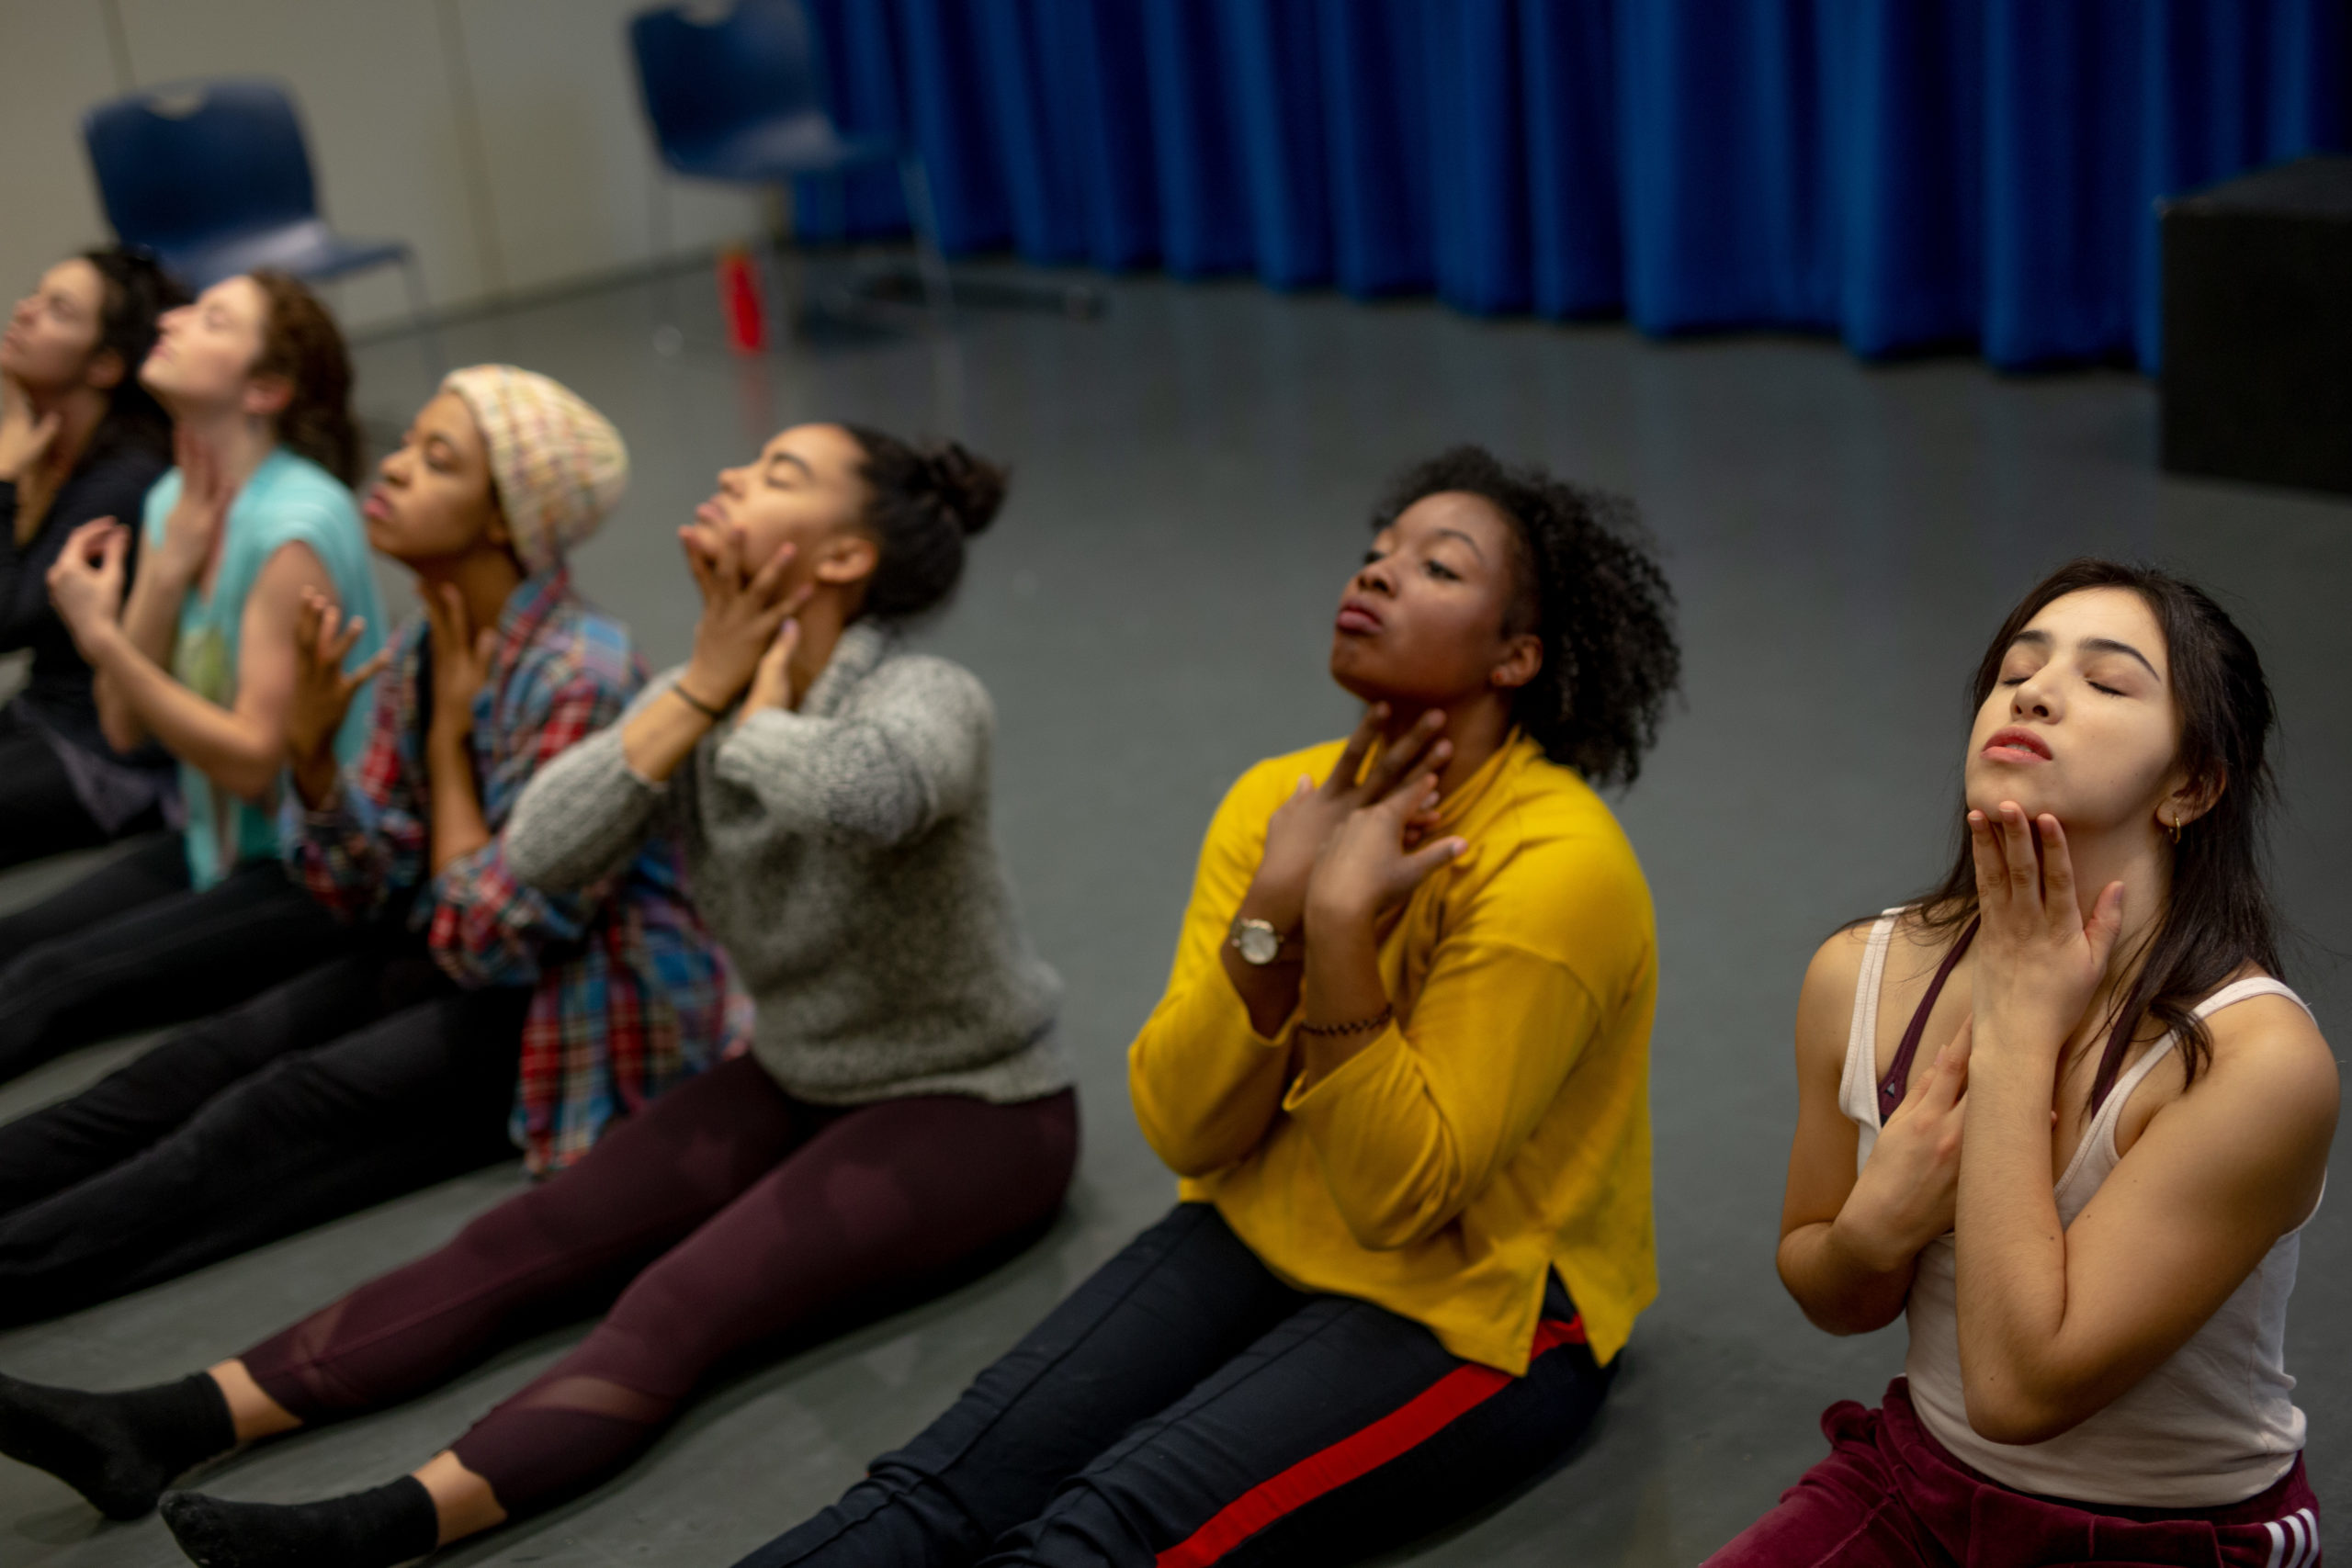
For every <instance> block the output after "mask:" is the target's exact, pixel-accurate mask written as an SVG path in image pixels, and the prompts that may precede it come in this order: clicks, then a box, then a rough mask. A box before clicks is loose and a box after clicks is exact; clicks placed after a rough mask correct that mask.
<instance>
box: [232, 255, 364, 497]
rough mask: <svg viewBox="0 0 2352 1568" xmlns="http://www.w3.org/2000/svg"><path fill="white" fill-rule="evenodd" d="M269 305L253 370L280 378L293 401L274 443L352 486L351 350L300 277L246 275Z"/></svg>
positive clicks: (355, 474)
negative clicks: (276, 442)
mask: <svg viewBox="0 0 2352 1568" xmlns="http://www.w3.org/2000/svg"><path fill="white" fill-rule="evenodd" d="M246 276H249V277H251V278H252V279H253V280H254V283H255V284H257V285H259V286H260V288H261V292H262V297H263V298H264V299H266V300H267V301H268V302H269V320H268V321H266V322H264V323H263V326H262V340H261V357H260V358H259V359H258V360H256V361H255V362H254V370H255V371H256V372H257V373H262V374H266V375H272V376H283V377H284V378H286V380H287V382H288V385H290V386H291V387H292V389H293V396H292V397H291V398H289V399H288V400H287V403H286V407H285V408H284V409H282V410H280V411H279V412H278V415H277V439H278V440H280V441H282V442H284V443H285V444H286V446H288V447H289V448H291V449H292V450H293V451H295V452H297V453H300V455H301V456H303V457H308V458H309V459H311V461H312V462H313V463H316V464H317V465H318V466H319V467H321V468H324V469H325V470H326V471H327V472H329V473H331V474H333V475H334V477H335V478H336V479H341V480H342V481H343V482H344V483H345V484H346V485H350V484H356V483H358V482H359V422H358V421H357V420H356V419H354V418H353V417H352V414H351V351H350V350H349V349H347V348H345V346H344V343H343V329H342V328H340V327H338V326H336V325H335V324H334V316H333V315H332V314H331V313H329V311H328V310H327V308H326V307H325V306H324V305H322V304H321V303H320V302H319V297H318V296H317V295H315V294H313V293H311V291H310V290H309V289H308V288H304V287H303V286H302V283H301V281H300V279H298V278H296V277H294V276H290V275H289V274H287V273H283V272H273V271H270V270H268V269H266V268H261V269H256V270H255V271H254V272H252V273H249V274H247V275H246Z"/></svg>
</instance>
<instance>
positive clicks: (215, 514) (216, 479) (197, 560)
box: [92, 432, 237, 751]
mask: <svg viewBox="0 0 2352 1568" xmlns="http://www.w3.org/2000/svg"><path fill="white" fill-rule="evenodd" d="M172 449H173V456H174V457H175V460H176V462H177V465H178V468H179V478H180V491H179V499H178V500H177V501H176V502H175V503H174V505H173V507H172V510H171V512H170V513H169V514H168V515H167V516H166V517H165V518H164V531H163V537H162V538H161V540H160V541H157V542H155V543H154V544H153V547H150V548H146V549H142V550H141V552H140V554H139V572H138V575H137V576H136V577H134V578H133V579H132V580H131V583H130V594H129V595H128V597H127V598H126V599H125V601H124V604H123V607H122V616H121V626H122V633H123V636H124V637H125V639H126V640H128V641H129V643H130V646H131V647H132V648H133V649H136V650H137V651H138V653H139V655H140V656H141V658H143V659H144V660H146V661H147V662H148V663H150V664H152V665H153V666H155V668H157V669H158V670H169V669H170V668H171V667H172V654H173V648H174V645H175V643H176V642H177V641H178V639H179V624H180V605H181V604H182V602H183V601H185V600H186V599H187V594H188V591H189V590H190V589H192V588H194V587H195V586H196V584H197V582H198V580H199V579H200V578H202V577H203V575H204V570H205V566H206V563H207V562H209V560H210V559H211V558H212V554H213V552H214V550H215V549H216V548H217V547H219V545H220V536H221V533H222V531H223V530H224V529H225V528H226V527H227V526H228V519H229V507H230V504H231V502H233V501H235V500H236V495H237V490H236V486H235V485H234V484H232V482H231V481H230V480H229V479H228V476H227V475H226V473H225V472H224V471H223V470H222V468H221V466H220V459H219V458H218V457H216V456H215V455H214V453H213V451H212V449H211V448H210V447H209V446H206V445H205V444H204V443H202V442H200V441H198V440H197V439H196V438H194V437H193V436H191V435H189V434H187V433H186V432H175V434H174V436H173V441H172ZM133 526H138V524H137V523H135V522H134V524H133ZM92 662H93V663H94V664H95V663H96V660H92ZM96 694H97V701H98V725H99V728H101V729H102V730H103V731H104V732H105V734H106V738H107V744H108V745H110V746H112V747H113V748H114V749H115V750H118V751H129V750H133V749H135V748H136V747H138V746H139V745H140V744H141V742H143V741H144V740H146V739H147V738H148V736H149V734H150V733H151V732H153V731H152V726H151V724H150V721H149V720H148V719H147V718H146V717H145V716H144V715H143V712H142V710H141V707H140V705H138V704H137V703H136V702H134V701H133V700H132V699H131V697H130V693H129V692H127V691H126V690H125V689H124V686H123V682H122V680H121V678H119V677H118V676H115V675H112V674H110V673H109V672H108V671H107V670H105V669H104V668H101V669H99V670H98V671H97V681H96ZM164 743H165V744H166V745H167V746H168V745H170V742H169V740H168V739H166V740H165V742H164ZM173 750H175V751H176V750H178V749H177V748H176V747H174V748H173Z"/></svg>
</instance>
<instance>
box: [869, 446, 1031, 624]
mask: <svg viewBox="0 0 2352 1568" xmlns="http://www.w3.org/2000/svg"><path fill="white" fill-rule="evenodd" d="M842 429H844V430H846V431H848V432H849V434H850V436H851V438H852V439H853V440H854V441H855V442H856V443H857V444H858V446H861V447H863V448H864V449H865V465H864V469H863V473H864V478H865V483H866V488H867V489H869V490H870V491H873V497H874V498H873V500H872V501H870V502H867V504H866V508H865V519H864V521H865V530H866V532H867V533H869V534H870V535H872V536H873V538H874V543H875V547H876V551H877V553H878V555H879V557H880V559H879V560H878V561H876V564H875V568H874V576H873V579H872V580H871V581H868V582H867V584H866V586H865V604H864V605H863V606H861V608H860V613H861V614H863V615H876V616H879V617H882V618H884V619H905V618H907V617H910V616H914V615H923V614H925V613H927V612H929V611H932V610H935V609H937V608H938V607H939V606H940V605H942V604H945V603H946V602H947V600H948V598H949V597H950V596H951V595H953V594H954V593H955V592H956V584H957V583H958V582H960V581H963V578H964V541H965V540H967V539H968V538H970V537H972V536H974V535H976V534H978V533H980V532H982V531H983V530H985V529H986V528H987V527H988V525H989V523H990V522H992V521H994V520H995V517H996V513H997V508H998V507H1000V506H1001V505H1003V504H1004V491H1005V487H1006V486H1007V485H1008V484H1009V483H1010V482H1011V476H1009V475H1008V474H1007V473H1006V472H1005V470H1004V468H1002V467H1001V465H999V464H996V463H991V462H989V460H988V459H987V458H986V457H980V456H979V455H978V454H977V453H975V452H973V451H971V450H970V449H969V448H968V447H967V446H964V444H963V443H962V442H960V441H947V442H940V443H936V444H930V443H926V444H924V445H922V446H914V445H911V444H910V443H908V442H904V441H901V440H899V438H898V437H897V436H895V435H891V434H886V433H884V432H882V431H879V430H874V429H871V428H869V427H867V426H865V425H862V424H845V425H843V426H842Z"/></svg>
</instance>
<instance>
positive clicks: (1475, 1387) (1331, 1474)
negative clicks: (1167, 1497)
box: [1153, 1315, 1584, 1568]
mask: <svg viewBox="0 0 2352 1568" xmlns="http://www.w3.org/2000/svg"><path fill="white" fill-rule="evenodd" d="M1583 1343H1584V1318H1583V1317H1582V1316H1581V1315H1578V1316H1577V1317H1575V1318H1573V1319H1571V1320H1570V1321H1568V1322H1566V1323H1560V1322H1556V1321H1555V1320H1553V1319H1549V1318H1546V1319H1544V1321H1543V1322H1540V1323H1538V1324H1537V1325H1535V1343H1534V1345H1533V1346H1532V1348H1531V1350H1530V1352H1529V1355H1528V1359H1530V1360H1531V1361H1532V1360H1533V1359H1535V1358H1536V1357H1537V1356H1541V1355H1543V1354H1544V1352H1545V1351H1547V1350H1554V1349H1557V1348H1559V1347H1560V1346H1563V1345H1581V1344H1583ZM1510 1382H1511V1378H1510V1373H1508V1372H1498V1371H1495V1370H1494V1369H1493V1368H1492V1367H1476V1366H1471V1367H1457V1368H1456V1369H1454V1370H1453V1371H1450V1372H1448V1373H1446V1374H1445V1376H1443V1377H1442V1378H1440V1379H1438V1381H1437V1382H1434V1383H1431V1384H1430V1386H1429V1387H1428V1388H1426V1389H1423V1390H1422V1391H1421V1392H1420V1393H1418V1394H1416V1395H1415V1396H1414V1397H1413V1398H1412V1399H1410V1400H1408V1401H1407V1402H1406V1403H1405V1404H1402V1405H1400V1406H1398V1407H1397V1409H1395V1410H1392V1411H1390V1412H1389V1413H1388V1414H1387V1415H1385V1416H1382V1417H1381V1418H1380V1419H1379V1420H1377V1421H1374V1423H1373V1424H1372V1425H1371V1426H1369V1427H1364V1428H1363V1430H1362V1431H1360V1432H1351V1433H1350V1434H1349V1435H1348V1436H1347V1437H1344V1438H1340V1440H1339V1441H1338V1442H1336V1443H1333V1444H1332V1445H1331V1446H1330V1447H1329V1448H1328V1449H1324V1450H1320V1451H1319V1452H1317V1453H1312V1454H1309V1455H1308V1456H1307V1457H1306V1458H1305V1459H1303V1460H1300V1461H1298V1462H1297V1463H1296V1464H1295V1465H1292V1466H1291V1467H1290V1468H1289V1469H1288V1470H1285V1471H1283V1472H1282V1473H1281V1474H1279V1475H1277V1476H1275V1477H1274V1478H1273V1479H1272V1480H1271V1481H1265V1482H1261V1483H1259V1484H1258V1485H1256V1486H1253V1487H1251V1488H1250V1490H1249V1491H1247V1492H1244V1493H1243V1494H1242V1495H1240V1496H1238V1497H1236V1498H1235V1499H1234V1500H1233V1501H1232V1502H1230V1503H1227V1505H1226V1506H1224V1507H1222V1508H1220V1509H1218V1510H1217V1512H1216V1515H1215V1516H1214V1517H1211V1518H1210V1520H1209V1521H1208V1523H1206V1524H1204V1525H1203V1526H1202V1527H1201V1528H1200V1529H1196V1530H1194V1531H1193V1533H1192V1534H1191V1535H1190V1536H1187V1537H1186V1538H1185V1539H1184V1540H1181V1541H1178V1542H1177V1543H1176V1544H1175V1545H1174V1546H1171V1547H1170V1548H1169V1549H1168V1550H1167V1551H1163V1552H1161V1553H1160V1554H1159V1556H1158V1557H1157V1558H1155V1559H1153V1562H1154V1568H1209V1565H1210V1564H1211V1563H1214V1562H1216V1561H1217V1560H1218V1559H1219V1558H1222V1557H1223V1556H1224V1555H1225V1554H1226V1553H1227V1552H1228V1551H1232V1550H1233V1549H1234V1548H1235V1547H1237V1546H1239V1545H1240V1544H1241V1543H1242V1542H1243V1541H1245V1540H1249V1539H1250V1537H1251V1536H1253V1535H1256V1534H1257V1533H1258V1532H1259V1531H1260V1530H1261V1529H1265V1528H1266V1527H1267V1526H1268V1525H1271V1524H1272V1523H1273V1522H1274V1521H1275V1520H1277V1519H1279V1518H1281V1517H1283V1515H1285V1514H1293V1513H1296V1512H1297V1511H1298V1510H1299V1509H1301V1508H1303V1507H1305V1506H1306V1505H1307V1504H1309V1503H1312V1502H1314V1501H1315V1499H1317V1497H1320V1496H1322V1495H1324V1494H1325V1493H1327V1492H1335V1491H1337V1490H1339V1489H1340V1487H1342V1486H1345V1485H1346V1484H1347V1483H1349V1482H1351V1481H1353V1480H1355V1479H1356V1478H1357V1477H1359V1476H1363V1475H1368V1474H1370V1473H1371V1472H1374V1471H1375V1470H1378V1469H1379V1468H1380V1467H1381V1466H1382V1465H1384V1464H1386V1463H1387V1462H1388V1461H1390V1460H1393V1459H1395V1458H1397V1456H1398V1455H1400V1454H1405V1453H1408V1452H1410V1451H1411V1450H1414V1449H1416V1448H1419V1446H1420V1445H1421V1444H1423V1443H1425V1442H1427V1441H1429V1440H1430V1438H1432V1437H1435V1436H1436V1435H1437V1434H1438V1433H1439V1432H1441V1431H1442V1430H1444V1429H1445V1427H1447V1426H1449V1425H1450V1424H1452V1423H1453V1421H1454V1420H1455V1419H1456V1418H1457V1417H1459V1416H1462V1415H1464V1413H1466V1412H1468V1411H1470V1410H1473V1409H1476V1407H1477V1406H1478V1405H1480V1404H1485V1403H1486V1402H1487V1400H1489V1399H1492V1398H1493V1397H1494V1396H1495V1395H1496V1394H1498V1393H1501V1392H1502V1391H1503V1390H1504V1389H1506V1388H1508V1387H1510Z"/></svg>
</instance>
